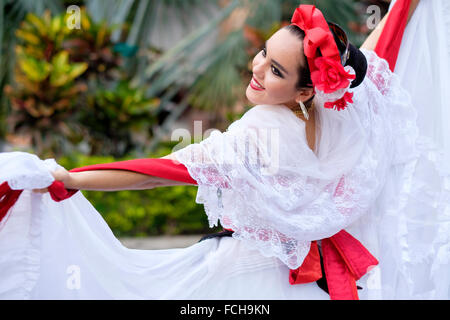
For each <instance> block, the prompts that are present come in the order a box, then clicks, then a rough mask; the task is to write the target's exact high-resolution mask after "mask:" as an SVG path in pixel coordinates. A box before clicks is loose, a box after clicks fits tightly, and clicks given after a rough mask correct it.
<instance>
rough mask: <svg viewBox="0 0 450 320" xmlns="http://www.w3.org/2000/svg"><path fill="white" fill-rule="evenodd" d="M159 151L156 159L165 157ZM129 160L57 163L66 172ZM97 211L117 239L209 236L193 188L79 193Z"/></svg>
mask: <svg viewBox="0 0 450 320" xmlns="http://www.w3.org/2000/svg"><path fill="white" fill-rule="evenodd" d="M168 150H169V149H168V147H165V148H162V149H160V151H159V154H158V155H153V157H154V158H156V157H160V156H162V155H165V154H167V153H168ZM129 159H130V158H129V157H127V158H114V157H102V156H91V157H88V156H85V155H81V154H71V155H69V156H64V157H61V158H59V159H58V160H57V162H58V163H59V164H60V165H62V166H63V167H65V168H66V169H72V168H76V167H82V166H86V165H91V164H98V163H108V162H114V161H121V160H129ZM82 193H83V194H84V195H85V197H86V198H87V199H88V200H89V201H90V202H91V203H92V204H93V206H94V207H95V208H96V209H97V211H99V212H100V213H101V214H102V216H103V218H104V219H105V221H106V222H107V223H108V225H109V226H110V228H111V229H112V231H113V233H114V234H115V235H116V236H117V237H123V236H150V235H161V234H170V235H175V234H198V233H210V232H214V231H215V230H220V228H215V229H214V230H211V229H209V226H208V221H207V218H206V215H205V213H204V209H203V206H202V205H199V204H197V203H195V197H196V194H197V187H196V186H171V187H160V188H155V189H150V190H131V191H117V192H100V191H82Z"/></svg>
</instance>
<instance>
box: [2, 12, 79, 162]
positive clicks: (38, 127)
mask: <svg viewBox="0 0 450 320" xmlns="http://www.w3.org/2000/svg"><path fill="white" fill-rule="evenodd" d="M67 30H68V28H66V27H65V24H64V16H62V15H60V16H55V17H53V18H52V17H51V15H50V11H45V13H44V15H43V17H42V18H40V17H38V16H36V15H34V14H32V13H29V14H28V15H27V16H26V18H25V20H24V21H23V22H22V24H21V27H20V28H19V29H18V30H17V31H16V36H17V37H18V38H19V39H20V44H18V45H17V46H16V60H17V63H16V68H15V79H14V80H15V81H14V83H13V85H7V86H6V87H5V93H6V94H7V95H8V96H9V98H10V101H11V105H12V112H11V114H10V116H9V117H8V124H9V126H10V128H11V131H13V132H15V133H19V134H29V135H31V136H32V139H33V144H34V145H35V146H36V151H37V153H38V154H42V155H44V154H48V152H49V151H50V150H61V151H67V150H68V149H67V148H65V147H66V144H65V143H64V142H65V141H64V139H63V137H66V138H67V139H69V140H70V139H76V136H77V132H79V129H80V128H78V127H77V126H76V125H75V126H74V123H73V122H72V121H70V120H71V119H72V117H73V113H74V112H75V111H76V110H75V106H76V103H77V97H78V96H79V94H80V93H81V92H84V91H86V90H87V87H86V85H85V84H83V83H80V82H77V81H76V79H77V78H78V77H79V76H80V75H81V74H82V73H83V72H85V71H86V69H87V67H88V64H87V63H85V62H79V63H72V62H70V61H69V53H68V52H67V51H65V50H62V49H61V48H62V42H63V41H64V37H65V36H66V34H67V33H68V31H67ZM79 138H80V137H79ZM79 138H78V139H79Z"/></svg>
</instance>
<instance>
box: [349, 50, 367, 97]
mask: <svg viewBox="0 0 450 320" xmlns="http://www.w3.org/2000/svg"><path fill="white" fill-rule="evenodd" d="M348 49H349V52H350V56H349V58H348V60H347V62H346V63H345V65H346V66H351V67H352V68H353V69H355V72H356V78H355V79H354V80H353V81H352V84H351V85H350V88H355V87H357V86H359V85H360V84H361V82H363V80H364V78H365V77H366V72H367V59H366V56H365V55H364V54H363V53H362V52H361V50H359V49H358V48H356V47H355V46H354V45H353V44H351V43H349V48H348Z"/></svg>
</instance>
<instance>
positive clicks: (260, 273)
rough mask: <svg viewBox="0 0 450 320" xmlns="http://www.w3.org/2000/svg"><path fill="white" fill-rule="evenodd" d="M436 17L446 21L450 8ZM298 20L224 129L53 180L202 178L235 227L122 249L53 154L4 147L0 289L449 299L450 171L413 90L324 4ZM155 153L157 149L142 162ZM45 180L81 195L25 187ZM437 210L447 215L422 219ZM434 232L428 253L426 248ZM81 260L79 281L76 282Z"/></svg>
mask: <svg viewBox="0 0 450 320" xmlns="http://www.w3.org/2000/svg"><path fill="white" fill-rule="evenodd" d="M399 1H400V0H399ZM442 1H443V2H442V3H444V0H442ZM400 2H401V3H403V4H405V3H407V2H406V1H400ZM438 2H439V1H438V0H436V1H425V2H422V3H423V4H424V5H423V8H425V7H428V8H434V9H439V8H440V7H439V6H436V7H433V6H435V4H436V3H438ZM445 2H447V1H446V0H445ZM422 12H423V11H422ZM436 12H439V13H441V12H444V13H445V14H446V17H447V18H448V20H450V10H447V11H442V10H436ZM292 23H293V25H292V26H290V27H287V28H283V29H281V30H279V31H277V32H276V33H275V34H274V35H273V36H272V37H271V38H270V39H269V40H268V41H267V43H266V48H265V49H264V50H262V51H261V52H259V53H258V54H257V55H256V56H255V58H254V60H253V78H252V80H251V82H250V84H249V86H248V88H247V90H246V94H247V97H248V98H249V100H250V101H251V102H252V103H254V104H256V105H255V106H254V107H252V108H250V110H248V111H247V112H246V113H245V114H244V115H243V116H242V117H241V119H239V120H237V121H235V122H233V123H232V124H231V125H230V126H229V127H228V129H227V130H226V131H225V132H219V131H217V130H216V131H213V132H212V133H211V134H210V136H209V137H208V138H206V139H204V140H203V141H201V142H199V143H193V144H190V145H188V146H186V147H185V148H183V149H180V150H177V151H176V152H174V153H172V154H171V155H168V156H166V157H164V158H166V159H164V162H166V163H165V164H164V166H163V165H162V164H159V166H156V165H147V166H146V167H145V168H142V167H140V168H139V170H137V169H135V168H134V169H135V170H131V171H133V172H128V173H127V174H126V175H124V174H118V173H117V170H111V171H105V172H96V171H97V170H93V171H92V172H93V174H86V175H83V177H84V180H83V179H81V180H83V181H81V180H77V181H78V182H77V185H72V184H71V182H73V181H74V180H70V179H69V178H68V177H70V176H71V175H72V173H68V172H66V171H62V172H61V173H60V175H57V176H56V177H57V178H58V179H61V180H63V181H64V182H67V186H72V187H78V188H80V189H82V188H86V187H88V188H93V189H96V190H117V189H120V188H139V187H147V188H151V187H154V186H162V185H169V184H166V183H165V182H164V179H162V180H161V179H154V180H152V179H153V178H154V177H153V176H157V177H161V178H163V177H166V178H167V177H170V178H167V179H166V180H167V181H168V183H171V181H175V180H176V181H185V182H184V183H186V184H188V183H189V182H190V183H191V184H193V182H194V181H195V182H196V184H197V186H198V191H197V197H196V202H197V203H201V204H203V205H204V208H205V213H206V215H207V216H208V220H209V223H210V226H211V227H213V226H215V225H217V224H218V223H219V222H220V224H221V226H222V227H223V228H225V229H227V232H224V233H221V235H228V236H229V237H227V236H224V237H216V236H210V237H206V238H205V239H204V240H202V241H200V242H198V243H197V244H195V245H192V246H190V247H187V248H176V249H168V250H130V249H127V248H125V247H123V246H122V245H121V244H120V243H119V241H118V240H117V239H116V238H115V237H114V235H113V234H112V232H111V230H110V229H109V227H108V226H107V225H106V224H105V222H104V220H103V219H102V218H101V215H100V214H99V213H98V212H97V211H96V209H95V208H94V207H92V205H91V204H90V203H89V202H88V201H87V199H86V198H84V196H83V194H82V193H81V192H76V190H66V189H64V186H62V185H61V181H54V178H55V175H53V177H52V175H51V172H56V169H57V168H59V167H58V165H57V164H56V163H55V162H54V161H52V160H50V161H49V160H46V161H42V160H41V159H39V158H38V157H36V156H34V155H31V154H24V153H4V154H0V168H2V169H3V170H2V171H0V182H2V181H5V182H4V183H3V184H1V185H0V201H3V200H6V202H8V204H9V205H12V203H13V201H11V195H17V194H18V192H19V190H23V192H22V191H20V192H22V194H21V195H20V197H19V199H18V200H17V202H15V204H14V205H13V206H12V207H11V210H10V211H9V213H8V216H7V218H8V219H6V222H5V223H3V225H0V227H1V226H3V229H0V243H1V245H0V270H2V272H1V273H0V297H2V298H8V299H11V298H14V299H23V298H35V299H48V298H53V299H54V298H57V299H277V300H278V299H295V300H298V299H330V298H331V299H358V298H363V299H405V298H406V299H410V298H423V297H425V298H429V299H433V298H434V299H435V298H443V299H448V290H449V279H450V277H449V273H448V270H449V266H448V264H449V261H450V258H449V254H448V250H447V249H448V245H449V243H450V240H447V239H449V238H448V230H449V224H448V217H447V216H448V214H447V213H448V212H447V211H448V210H447V209H448V207H449V206H450V203H449V200H448V199H450V197H448V190H447V189H448V187H447V189H445V186H448V185H449V183H448V181H450V177H445V178H446V180H444V179H443V180H442V181H443V182H442V183H440V182H441V181H440V180H438V179H437V177H438V176H439V174H438V173H436V172H435V171H433V170H434V169H436V167H437V165H436V162H435V161H433V160H434V159H435V158H436V154H437V153H434V151H433V152H431V151H430V150H425V151H424V150H423V149H422V147H423V144H422V142H423V141H422V140H419V133H418V132H419V130H418V127H417V123H416V119H417V111H416V109H415V108H414V106H413V104H412V100H411V96H410V95H409V94H408V92H407V91H406V90H405V89H404V88H403V87H402V86H401V83H400V80H399V77H398V76H397V75H396V74H394V73H392V72H391V71H390V69H389V65H388V63H387V62H386V60H384V59H383V58H380V57H379V56H378V55H377V53H376V52H373V51H370V50H364V49H361V50H358V49H357V48H355V47H354V46H352V45H351V44H350V43H348V42H347V41H346V37H345V35H344V34H339V33H338V32H339V30H338V29H336V28H335V27H332V26H330V25H329V24H328V23H327V22H326V21H325V19H324V17H323V14H322V13H321V12H320V11H319V10H318V9H317V8H315V7H314V6H311V5H300V6H299V7H298V8H297V9H296V10H295V12H294V14H293V18H292ZM386 25H388V26H389V20H388V22H386ZM417 26H418V28H420V27H423V24H422V23H420V24H417ZM333 30H334V31H333ZM406 31H408V30H406ZM332 32H336V33H334V34H333V33H332ZM407 33H409V35H410V36H411V35H415V34H414V32H412V33H411V31H409V32H407ZM424 43H426V41H424ZM424 56H425V55H424ZM447 59H448V57H447ZM425 62H426V61H425ZM423 65H427V64H426V63H424V64H423ZM299 70H303V71H299ZM308 74H310V75H308ZM414 80H415V81H417V82H420V81H419V80H420V75H417V76H416V77H415V78H414ZM309 84H312V86H311V85H310V86H309V87H308V85H309ZM309 102H314V109H313V112H312V117H311V118H309V120H308V118H307V117H306V118H305V119H301V118H299V117H297V116H296V113H295V112H293V111H295V107H296V105H297V104H299V105H300V106H301V105H302V103H304V104H309ZM301 112H302V113H303V109H302V111H301ZM310 124H312V125H315V127H312V128H313V129H314V130H313V133H314V136H315V138H316V139H317V140H316V142H317V143H315V144H314V145H311V144H310V141H309V139H308V126H309V125H310ZM139 160H143V161H139ZM153 160H163V159H137V160H132V162H133V163H135V165H136V163H139V165H141V166H142V163H147V164H148V163H151V162H152V161H153ZM157 162H158V161H157ZM118 164H120V165H121V167H120V168H121V170H129V169H130V167H129V166H128V165H127V164H128V162H126V163H125V164H123V163H116V165H118ZM153 164H155V162H153ZM136 166H137V165H136ZM156 167H157V169H158V170H157V173H156V174H155V171H152V170H153V169H155V168H156ZM96 168H98V167H97V166H96ZM164 168H166V170H164ZM168 168H170V170H169V169H168ZM91 169H92V168H91ZM94 169H95V168H94ZM144 169H145V170H144ZM74 170H76V169H74ZM150 171H151V172H152V173H149V175H150V176H151V177H149V178H148V179H146V178H145V176H144V175H142V174H135V173H134V172H141V173H145V174H147V173H146V172H150ZM169 172H170V175H169V174H168V173H169ZM180 172H181V173H180ZM186 176H187V177H188V178H189V179H185V178H186ZM78 177H81V175H78ZM180 177H183V179H184V180H182V179H181V178H180ZM427 177H431V178H432V179H435V180H433V181H432V183H428V180H426V179H427ZM64 179H68V180H64ZM178 179H179V180H178ZM75 180H76V179H75ZM80 181H81V182H80ZM50 184H52V185H53V184H56V185H58V186H59V189H58V191H61V193H62V194H63V195H64V192H67V193H70V192H72V191H74V192H73V193H72V197H71V198H68V197H66V196H64V197H65V198H64V197H60V198H58V197H59V195H58V194H55V192H53V193H51V197H52V198H50V195H49V194H48V193H44V194H39V193H32V192H30V190H31V189H34V188H42V187H46V186H49V185H50ZM8 185H9V187H8ZM8 188H9V189H14V191H15V193H14V192H9V191H12V190H8ZM436 189H437V190H436ZM430 191H433V192H431V193H430ZM446 192H447V193H446ZM3 194H4V195H5V196H4V198H5V199H2V198H3V197H2V195H3ZM19 194H20V193H19ZM55 197H56V198H57V200H58V199H59V200H61V198H63V199H65V200H64V201H61V202H55V201H53V200H52V199H55ZM16 199H17V198H16ZM13 200H14V199H13ZM14 201H15V200H14ZM0 203H1V202H0ZM168 205H170V204H168ZM0 209H2V208H0ZM438 210H440V211H438ZM3 211H4V210H3ZM410 212H412V213H413V214H414V215H411V214H410ZM0 213H1V210H0ZM430 213H432V214H433V215H434V216H433V217H432V218H434V220H435V221H442V222H445V223H446V224H443V225H442V226H441V225H438V224H436V225H428V224H427V225H426V226H424V225H421V224H417V223H416V221H415V219H416V218H420V217H422V216H425V217H426V218H424V219H421V220H420V221H421V222H424V221H426V222H427V223H428V222H429V221H430V219H429V218H431V216H430ZM424 235H425V236H424ZM356 238H357V239H356ZM386 239H387V240H386ZM411 239H413V240H411ZM428 239H433V243H432V245H431V241H430V243H425V242H426V241H427V240H428ZM424 243H425V245H426V248H431V247H432V249H431V250H427V252H420V249H421V248H423V247H424V246H423V245H424ZM409 244H412V245H413V247H414V248H415V249H416V250H414V251H412V250H411V248H410V247H409V246H408V245H409ZM428 251H429V252H428ZM416 255H418V257H417V256H416ZM424 261H425V262H426V264H423V263H424ZM73 266H75V267H76V268H75V269H76V270H81V274H82V278H81V281H80V282H79V283H80V284H81V285H80V286H78V288H77V290H73V288H72V287H71V286H70V285H68V280H67V278H68V276H67V271H68V270H72V269H73V268H72V267H73ZM322 266H323V267H322ZM399 266H400V268H399ZM411 266H412V267H411ZM435 270H439V271H440V273H439V272H436V271H435ZM399 274H400V275H399ZM316 281H317V283H316ZM357 284H358V286H357ZM430 288H431V289H430ZM185 311H186V312H187V310H185ZM197 311H198V310H197Z"/></svg>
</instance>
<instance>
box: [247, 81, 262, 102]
mask: <svg viewBox="0 0 450 320" xmlns="http://www.w3.org/2000/svg"><path fill="white" fill-rule="evenodd" d="M253 91H254V90H253V89H252V88H251V87H250V85H249V86H248V87H247V90H246V91H245V95H246V97H247V100H248V101H250V103H252V104H255V105H256V104H263V103H261V101H260V100H261V99H258V97H255V93H254V92H253Z"/></svg>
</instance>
